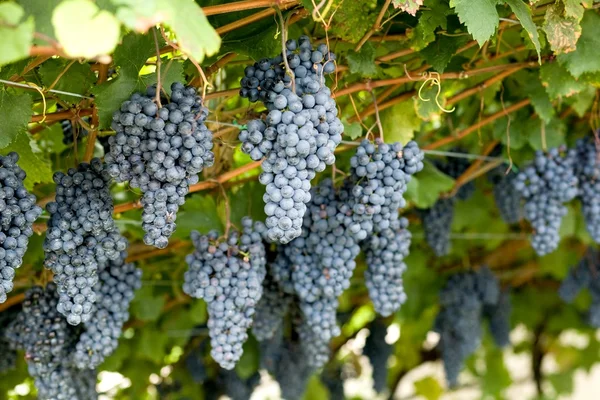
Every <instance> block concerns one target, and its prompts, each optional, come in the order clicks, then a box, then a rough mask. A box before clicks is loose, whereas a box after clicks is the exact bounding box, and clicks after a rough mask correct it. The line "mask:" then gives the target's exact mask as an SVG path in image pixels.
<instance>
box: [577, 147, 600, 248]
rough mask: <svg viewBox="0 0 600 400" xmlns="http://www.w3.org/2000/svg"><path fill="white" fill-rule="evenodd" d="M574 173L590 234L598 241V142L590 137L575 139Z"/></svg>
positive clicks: (599, 238)
mask: <svg viewBox="0 0 600 400" xmlns="http://www.w3.org/2000/svg"><path fill="white" fill-rule="evenodd" d="M576 151H577V163H575V174H576V176H577V180H578V182H579V193H578V195H577V197H578V198H579V200H580V201H581V211H582V213H583V218H584V219H585V225H586V227H587V230H588V232H589V233H590V236H591V237H592V239H593V240H594V242H596V243H600V159H599V158H598V154H599V153H598V144H597V143H596V142H595V141H594V140H592V139H581V140H578V141H577V146H576Z"/></svg>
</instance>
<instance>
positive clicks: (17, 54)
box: [0, 1, 35, 65]
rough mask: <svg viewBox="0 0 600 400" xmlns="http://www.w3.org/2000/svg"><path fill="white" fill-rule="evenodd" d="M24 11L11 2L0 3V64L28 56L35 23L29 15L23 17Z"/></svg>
mask: <svg viewBox="0 0 600 400" xmlns="http://www.w3.org/2000/svg"><path fill="white" fill-rule="evenodd" d="M24 14H25V11H24V10H23V8H22V7H21V6H20V5H18V4H16V3H14V2H12V1H9V2H5V3H0V35H1V37H2V41H0V65H5V64H9V63H11V62H15V61H18V60H20V59H23V58H27V57H28V56H29V48H30V47H31V44H32V42H33V31H34V29H35V28H34V26H35V23H34V21H33V18H32V17H31V16H29V17H27V18H25V19H23V16H24Z"/></svg>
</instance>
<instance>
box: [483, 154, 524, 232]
mask: <svg viewBox="0 0 600 400" xmlns="http://www.w3.org/2000/svg"><path fill="white" fill-rule="evenodd" d="M506 168H507V167H506V166H505V165H502V166H500V167H498V168H496V169H495V170H493V172H492V173H491V174H490V181H491V182H492V184H493V185H494V187H493V193H494V202H495V203H496V207H497V208H498V212H499V213H500V217H501V218H502V220H503V221H504V222H506V223H507V224H516V223H517V222H519V221H520V220H521V218H523V206H522V204H521V195H520V194H519V192H517V190H516V189H515V185H514V181H515V179H516V177H517V175H516V174H513V173H508V174H507V173H506Z"/></svg>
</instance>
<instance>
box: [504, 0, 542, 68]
mask: <svg viewBox="0 0 600 400" xmlns="http://www.w3.org/2000/svg"><path fill="white" fill-rule="evenodd" d="M506 3H507V4H508V5H509V6H510V8H511V10H512V11H513V12H514V13H515V15H516V16H517V18H518V19H519V21H521V25H523V28H525V30H526V31H527V33H528V34H529V39H531V41H532V42H533V45H534V46H535V50H536V51H537V54H538V62H539V63H540V64H541V63H542V59H541V57H540V51H541V50H542V49H541V45H540V37H539V35H538V31H537V27H536V26H535V23H534V22H533V19H532V18H531V9H530V8H529V7H527V5H525V3H523V1H522V0H506Z"/></svg>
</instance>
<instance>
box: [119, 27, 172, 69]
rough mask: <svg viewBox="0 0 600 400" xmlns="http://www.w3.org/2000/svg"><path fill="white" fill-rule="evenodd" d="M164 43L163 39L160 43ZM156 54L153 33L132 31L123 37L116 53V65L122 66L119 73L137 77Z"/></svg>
mask: <svg viewBox="0 0 600 400" xmlns="http://www.w3.org/2000/svg"><path fill="white" fill-rule="evenodd" d="M161 44H162V41H161V42H160V43H159V45H161ZM153 55H156V50H155V44H154V40H153V38H152V35H150V34H146V35H140V34H135V33H130V34H128V35H127V36H125V37H124V38H123V43H121V45H119V47H117V49H116V50H115V54H114V61H115V65H118V66H119V67H120V71H119V74H120V75H122V74H127V75H129V76H130V77H131V78H136V77H137V76H138V73H139V72H140V69H142V67H143V66H144V63H145V62H146V61H147V60H148V58H149V57H151V56H153Z"/></svg>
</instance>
